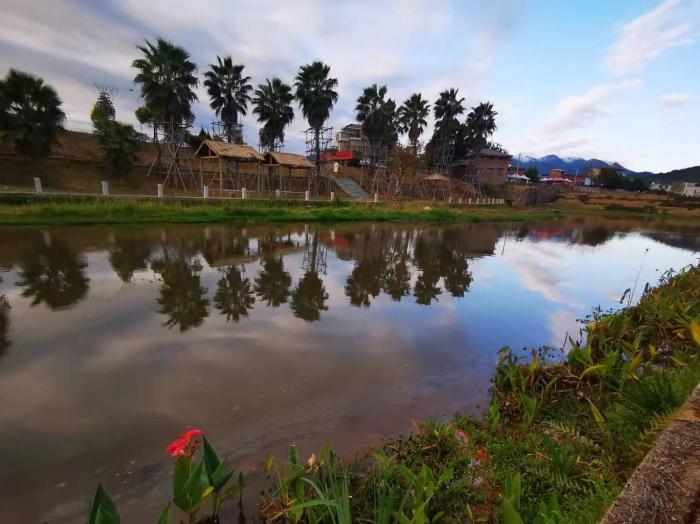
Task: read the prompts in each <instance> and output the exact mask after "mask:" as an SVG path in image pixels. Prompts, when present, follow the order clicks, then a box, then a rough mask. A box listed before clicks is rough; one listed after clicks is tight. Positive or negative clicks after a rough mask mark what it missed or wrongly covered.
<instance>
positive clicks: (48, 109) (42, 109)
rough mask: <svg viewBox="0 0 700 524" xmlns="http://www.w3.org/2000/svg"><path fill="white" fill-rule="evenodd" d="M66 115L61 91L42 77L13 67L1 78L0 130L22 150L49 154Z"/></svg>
mask: <svg viewBox="0 0 700 524" xmlns="http://www.w3.org/2000/svg"><path fill="white" fill-rule="evenodd" d="M65 117H66V115H65V114H64V113H63V111H61V99H60V98H58V94H56V91H55V90H54V89H53V88H52V87H51V86H49V85H46V84H45V83H44V81H43V80H42V79H41V78H39V77H36V76H34V75H30V74H28V73H23V72H21V71H17V70H16V69H10V71H9V72H8V73H7V77H5V79H4V80H0V130H1V131H3V132H4V133H5V136H6V137H7V139H9V140H10V141H12V142H13V143H14V146H15V150H16V151H17V152H18V153H19V154H21V155H27V156H31V157H41V156H48V155H49V153H51V145H52V144H53V143H54V142H55V141H56V136H57V134H58V131H59V130H60V129H62V128H63V121H64V120H65Z"/></svg>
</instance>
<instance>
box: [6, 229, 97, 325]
mask: <svg viewBox="0 0 700 524" xmlns="http://www.w3.org/2000/svg"><path fill="white" fill-rule="evenodd" d="M86 266H87V263H86V262H85V260H84V259H83V258H82V256H79V255H76V254H75V253H73V252H72V251H71V250H70V249H69V248H68V247H67V246H66V245H65V244H63V243H62V242H60V241H56V240H54V241H52V242H48V241H47V242H45V243H43V244H37V245H36V246H35V247H34V250H33V251H32V252H31V253H30V254H29V255H28V256H27V257H26V260H25V262H24V263H23V264H21V268H22V269H21V271H20V273H19V276H20V279H21V280H20V281H19V282H17V283H16V284H17V285H18V286H20V287H22V288H24V290H23V291H22V296H23V297H31V298H32V306H35V305H37V304H40V303H42V302H43V303H44V304H46V305H47V306H48V307H49V308H50V309H52V310H54V311H55V310H59V309H65V308H68V307H70V306H72V305H73V304H75V303H77V302H79V301H80V300H82V299H83V298H85V295H86V294H87V291H88V288H89V286H88V282H89V279H88V278H87V277H86V276H85V272H84V269H85V267H86Z"/></svg>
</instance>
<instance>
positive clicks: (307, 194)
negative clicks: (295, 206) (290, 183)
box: [304, 189, 309, 202]
mask: <svg viewBox="0 0 700 524" xmlns="http://www.w3.org/2000/svg"><path fill="white" fill-rule="evenodd" d="M304 200H305V201H306V202H308V201H309V190H308V189H307V190H306V191H304Z"/></svg>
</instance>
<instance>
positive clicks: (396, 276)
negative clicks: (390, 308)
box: [382, 260, 411, 301]
mask: <svg viewBox="0 0 700 524" xmlns="http://www.w3.org/2000/svg"><path fill="white" fill-rule="evenodd" d="M382 287H383V289H384V291H385V292H386V293H387V294H388V295H389V296H390V297H391V299H392V300H396V301H399V300H401V299H402V298H403V297H405V296H408V295H409V294H410V293H411V272H410V270H409V268H408V264H407V263H406V261H405V260H400V261H398V262H396V263H395V264H394V265H392V266H390V267H389V268H388V269H387V271H386V273H385V274H384V281H383V283H382Z"/></svg>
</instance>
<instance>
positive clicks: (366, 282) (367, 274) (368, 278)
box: [345, 259, 384, 307]
mask: <svg viewBox="0 0 700 524" xmlns="http://www.w3.org/2000/svg"><path fill="white" fill-rule="evenodd" d="M377 262H378V261H377V260H372V259H367V260H364V261H362V262H360V263H359V264H357V265H356V266H355V269H353V270H352V273H351V274H350V276H349V277H348V279H347V281H346V282H345V295H347V296H348V297H349V298H350V304H352V305H353V306H358V307H369V304H370V297H372V298H376V297H377V296H379V293H380V292H381V289H382V273H383V271H382V270H383V269H384V267H383V265H382V264H378V263H377Z"/></svg>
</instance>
